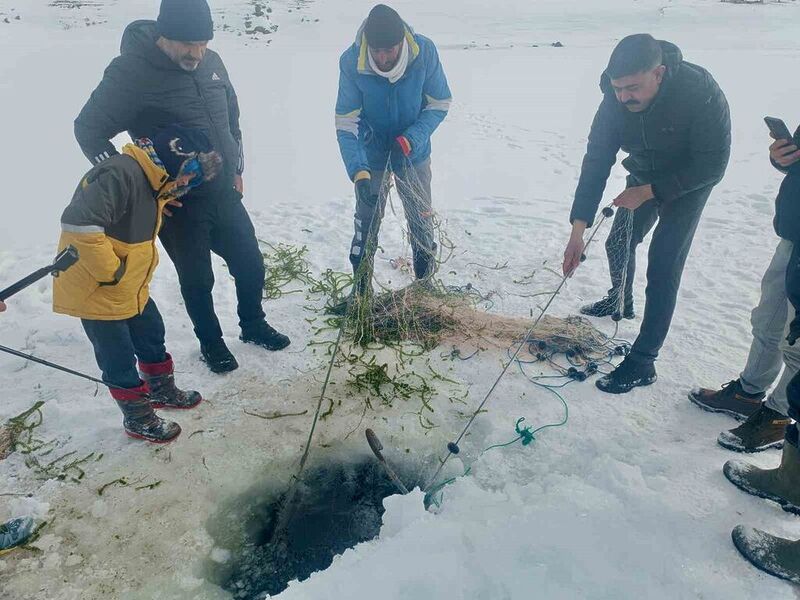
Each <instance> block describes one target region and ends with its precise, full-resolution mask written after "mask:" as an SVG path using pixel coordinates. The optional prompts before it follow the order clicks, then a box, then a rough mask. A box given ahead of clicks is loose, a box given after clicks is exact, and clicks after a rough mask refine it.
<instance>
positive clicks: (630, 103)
mask: <svg viewBox="0 0 800 600" xmlns="http://www.w3.org/2000/svg"><path fill="white" fill-rule="evenodd" d="M623 104H624V105H625V106H638V105H639V104H640V102H639V101H638V100H628V101H627V102H623Z"/></svg>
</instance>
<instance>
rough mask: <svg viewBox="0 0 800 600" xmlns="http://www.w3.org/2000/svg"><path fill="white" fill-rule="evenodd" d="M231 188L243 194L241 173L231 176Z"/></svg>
mask: <svg viewBox="0 0 800 600" xmlns="http://www.w3.org/2000/svg"><path fill="white" fill-rule="evenodd" d="M233 189H235V190H236V191H237V192H239V193H240V194H241V195H242V196H244V181H243V180H242V176H241V175H234V176H233Z"/></svg>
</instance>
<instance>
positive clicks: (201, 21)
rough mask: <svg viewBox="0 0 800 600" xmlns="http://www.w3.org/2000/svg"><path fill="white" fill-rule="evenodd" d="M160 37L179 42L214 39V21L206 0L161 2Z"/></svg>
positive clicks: (158, 26)
mask: <svg viewBox="0 0 800 600" xmlns="http://www.w3.org/2000/svg"><path fill="white" fill-rule="evenodd" d="M157 29H158V33H159V35H161V36H162V37H165V38H167V39H168V40H175V41H177V42H207V41H208V40H211V39H214V21H213V20H212V19H211V9H210V8H209V7H208V2H206V0H161V11H160V12H159V13H158V21H157Z"/></svg>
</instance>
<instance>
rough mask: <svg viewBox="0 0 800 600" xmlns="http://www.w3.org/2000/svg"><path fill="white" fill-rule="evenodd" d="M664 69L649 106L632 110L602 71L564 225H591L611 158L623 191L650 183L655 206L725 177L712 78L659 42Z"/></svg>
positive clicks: (720, 114)
mask: <svg viewBox="0 0 800 600" xmlns="http://www.w3.org/2000/svg"><path fill="white" fill-rule="evenodd" d="M661 45H662V48H663V51H664V64H665V65H666V67H667V71H666V74H665V77H664V80H663V81H662V83H661V89H660V90H659V93H658V95H657V96H656V98H655V100H654V101H653V103H652V104H651V105H650V106H649V107H648V109H647V110H645V111H644V112H641V113H633V112H630V111H629V110H628V109H627V108H625V106H624V105H622V104H621V103H620V102H619V101H618V100H617V98H616V96H615V95H614V90H613V88H612V87H611V81H610V79H609V78H608V76H607V75H606V74H605V73H604V74H603V76H602V78H601V81H600V89H601V90H602V91H603V94H604V96H603V101H602V102H601V104H600V108H599V109H598V111H597V114H596V115H595V117H594V121H593V122H592V129H591V132H590V133H589V143H588V145H587V148H586V156H585V157H584V159H583V166H582V167H581V176H580V180H579V182H578V189H577V190H576V192H575V201H574V202H573V204H572V212H571V214H570V221H574V220H575V219H580V220H583V221H586V222H587V223H588V224H589V225H591V224H592V222H593V221H594V216H595V213H596V212H597V207H598V205H599V204H600V200H601V199H602V197H603V191H604V190H605V187H606V181H607V180H608V176H609V173H610V172H611V167H612V166H613V165H614V163H615V162H616V161H617V153H618V152H619V151H620V150H623V151H624V152H626V153H627V154H628V156H627V157H626V158H625V159H624V160H623V161H622V165H623V166H624V167H625V169H626V170H627V171H628V172H629V173H630V176H629V177H628V186H629V187H630V186H637V185H646V184H651V185H652V186H653V191H654V193H655V199H656V202H659V203H668V202H675V201H677V200H680V199H681V198H682V197H684V196H686V195H688V194H692V193H695V192H700V191H704V192H706V193H708V192H709V191H710V190H711V188H712V187H713V186H714V185H716V184H717V183H719V181H720V180H721V179H722V176H723V175H724V174H725V168H726V167H727V165H728V159H729V158H730V147H731V121H730V113H729V110H728V102H727V100H726V99H725V95H724V94H723V93H722V90H721V89H720V88H719V86H718V85H717V82H716V81H714V78H713V77H712V76H711V74H710V73H709V72H708V71H706V70H705V69H703V68H702V67H699V66H697V65H694V64H692V63H688V62H685V61H684V60H683V56H682V55H681V51H680V50H679V49H678V47H677V46H675V45H674V44H671V43H670V42H663V41H662V42H661Z"/></svg>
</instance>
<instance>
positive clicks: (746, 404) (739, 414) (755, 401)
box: [689, 379, 783, 436]
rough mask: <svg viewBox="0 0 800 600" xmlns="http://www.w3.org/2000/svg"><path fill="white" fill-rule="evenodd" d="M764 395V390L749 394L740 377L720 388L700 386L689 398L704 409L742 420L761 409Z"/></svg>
mask: <svg viewBox="0 0 800 600" xmlns="http://www.w3.org/2000/svg"><path fill="white" fill-rule="evenodd" d="M764 396H766V394H765V393H764V392H760V393H758V394H748V393H747V392H745V391H744V390H742V384H741V382H740V381H739V380H738V379H734V380H733V381H729V382H728V383H726V384H724V385H723V386H722V389H719V390H710V389H708V388H700V389H694V390H692V391H691V392H689V400H691V401H692V402H694V403H695V404H696V405H697V406H699V407H700V408H702V409H703V410H707V411H708V412H713V413H722V414H725V415H730V416H731V417H733V418H734V419H738V420H740V421H744V420H745V419H747V418H748V417H750V416H752V415H753V414H754V413H756V412H758V411H759V410H760V409H761V401H762V400H764ZM781 436H783V432H781Z"/></svg>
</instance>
